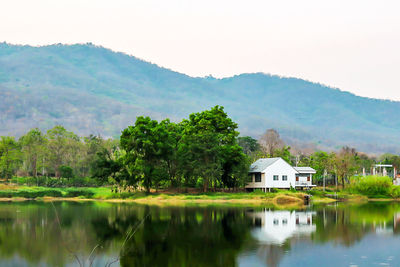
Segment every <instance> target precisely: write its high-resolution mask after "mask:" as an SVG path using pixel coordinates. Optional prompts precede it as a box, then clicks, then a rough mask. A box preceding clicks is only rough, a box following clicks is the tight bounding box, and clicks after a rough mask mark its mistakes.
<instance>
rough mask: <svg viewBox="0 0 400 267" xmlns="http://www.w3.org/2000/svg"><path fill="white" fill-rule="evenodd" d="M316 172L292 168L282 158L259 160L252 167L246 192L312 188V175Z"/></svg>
mask: <svg viewBox="0 0 400 267" xmlns="http://www.w3.org/2000/svg"><path fill="white" fill-rule="evenodd" d="M315 173H316V171H315V170H314V169H313V168H310V167H292V166H291V165H290V164H289V163H287V162H286V161H284V160H283V159H282V158H264V159H259V160H257V161H256V162H254V163H253V164H251V166H250V170H249V181H248V184H247V185H246V186H245V187H246V190H248V191H253V190H255V189H261V190H263V191H264V192H266V191H267V190H268V191H269V190H270V189H271V188H282V189H285V188H286V189H289V188H298V189H303V188H307V189H308V188H311V187H313V186H315V185H313V184H312V175H313V174H315Z"/></svg>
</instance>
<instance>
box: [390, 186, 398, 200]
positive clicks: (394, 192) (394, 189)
mask: <svg viewBox="0 0 400 267" xmlns="http://www.w3.org/2000/svg"><path fill="white" fill-rule="evenodd" d="M390 195H391V196H392V197H393V198H400V186H398V185H393V186H392V191H391V193H390Z"/></svg>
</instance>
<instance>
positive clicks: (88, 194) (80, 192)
mask: <svg viewBox="0 0 400 267" xmlns="http://www.w3.org/2000/svg"><path fill="white" fill-rule="evenodd" d="M93 195H94V193H93V192H92V191H91V190H90V189H87V188H79V189H77V188H68V189H67V190H66V194H65V196H66V197H85V198H92V197H93Z"/></svg>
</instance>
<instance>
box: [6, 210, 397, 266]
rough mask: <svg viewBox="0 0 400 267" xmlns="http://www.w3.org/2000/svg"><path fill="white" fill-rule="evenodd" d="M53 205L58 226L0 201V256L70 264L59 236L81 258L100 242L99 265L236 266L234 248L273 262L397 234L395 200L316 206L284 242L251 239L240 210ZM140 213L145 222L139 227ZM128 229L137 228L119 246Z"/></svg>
mask: <svg viewBox="0 0 400 267" xmlns="http://www.w3.org/2000/svg"><path fill="white" fill-rule="evenodd" d="M54 205H55V206H56V208H57V210H58V212H59V215H60V224H61V230H60V227H59V226H58V224H57V223H56V218H55V213H54V210H53V208H52V205H51V204H49V203H41V202H35V203H30V202H26V203H12V204H8V203H0V259H7V258H8V259H13V258H14V257H15V256H18V258H19V259H23V260H25V261H26V262H28V263H29V264H32V265H34V266H37V265H40V264H44V263H45V264H48V265H52V266H64V265H66V264H74V263H75V261H74V259H73V258H72V257H71V254H70V253H69V252H68V251H67V250H66V248H65V245H64V244H63V243H62V242H61V240H64V241H65V244H66V245H67V246H68V247H69V248H71V249H73V250H74V251H76V252H78V253H79V254H80V255H82V257H87V256H88V255H89V254H90V253H91V251H92V250H93V248H94V247H95V246H96V245H100V246H101V247H98V248H97V249H96V251H95V253H94V255H95V258H96V261H95V263H96V264H97V265H96V266H104V264H103V263H105V262H107V260H108V259H115V258H116V257H118V255H120V256H121V265H122V266H235V265H237V259H238V257H239V255H241V254H240V253H242V252H248V251H255V253H256V255H257V256H258V257H260V258H261V259H262V261H263V262H265V264H266V265H267V266H271V267H272V266H278V265H279V263H280V262H281V260H282V259H283V258H284V257H285V253H286V251H290V250H291V248H293V247H294V244H296V243H297V244H298V245H301V244H303V243H304V242H317V243H325V242H332V241H333V242H337V243H339V244H343V245H345V246H352V245H354V244H355V243H357V242H358V241H359V240H361V239H362V238H363V237H364V236H365V235H366V234H367V233H370V232H374V231H376V230H377V229H378V228H382V227H386V228H387V229H392V230H393V232H394V233H399V232H400V230H399V229H400V224H399V222H400V215H398V214H399V212H400V205H399V204H398V203H393V204H389V203H370V204H357V205H356V204H354V205H349V204H345V205H342V204H339V205H335V206H324V207H320V208H314V210H315V211H316V215H314V216H313V219H312V223H313V224H316V231H315V232H313V233H312V234H311V236H307V237H304V236H303V237H301V238H299V237H298V236H297V237H290V238H288V239H287V240H286V241H285V242H284V243H283V245H272V244H267V243H265V244H260V243H258V242H255V241H254V239H253V237H252V236H251V234H250V232H251V230H252V223H251V221H252V220H251V219H249V217H248V216H246V212H245V210H244V209H241V208H214V207H213V208H198V207H197V208H195V207H193V208H191V207H186V208H182V207H180V208H157V207H148V206H141V205H126V204H107V203H83V204H79V203H61V202H58V203H55V204H54ZM148 214H149V216H148V217H146V215H148ZM396 216H397V217H396ZM143 218H146V219H145V220H144V222H143V224H141V225H140V227H137V226H138V225H139V224H140V222H141V221H142V220H143ZM396 218H397V219H396ZM130 229H137V232H136V233H135V234H134V235H133V236H132V237H131V238H130V239H129V240H128V241H127V242H126V245H124V246H123V245H122V244H123V242H124V239H125V238H126V236H127V235H126V233H127V232H128V231H129V230H130ZM296 247H297V246H296ZM121 248H122V249H121Z"/></svg>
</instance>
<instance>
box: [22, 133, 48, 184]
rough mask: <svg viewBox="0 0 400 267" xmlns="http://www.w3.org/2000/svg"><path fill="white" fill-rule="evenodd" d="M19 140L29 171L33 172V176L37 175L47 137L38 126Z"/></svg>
mask: <svg viewBox="0 0 400 267" xmlns="http://www.w3.org/2000/svg"><path fill="white" fill-rule="evenodd" d="M19 142H20V144H21V148H22V153H23V158H24V162H25V163H26V168H27V170H28V172H29V173H30V174H32V176H34V177H37V174H38V163H40V160H41V159H43V157H44V150H45V144H46V142H47V138H46V137H45V136H44V135H43V133H42V132H41V131H40V130H39V129H38V128H34V129H32V130H30V131H29V132H27V133H26V134H25V135H23V136H21V138H20V139H19ZM42 164H43V160H42Z"/></svg>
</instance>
